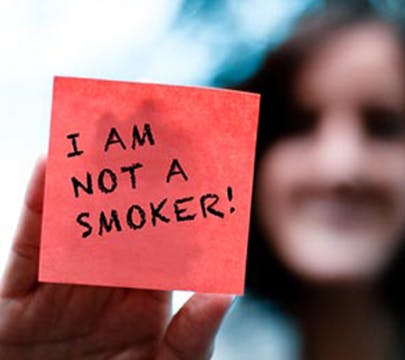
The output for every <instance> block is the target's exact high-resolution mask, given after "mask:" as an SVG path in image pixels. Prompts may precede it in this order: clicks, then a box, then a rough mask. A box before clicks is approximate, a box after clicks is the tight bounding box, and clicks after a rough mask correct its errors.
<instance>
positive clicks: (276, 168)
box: [256, 23, 405, 283]
mask: <svg viewBox="0 0 405 360" xmlns="http://www.w3.org/2000/svg"><path fill="white" fill-rule="evenodd" d="M402 61H403V58H402V54H401V50H400V47H399V46H398V42H397V39H396V38H395V36H394V35H393V32H392V31H391V29H389V28H388V27H386V26H384V25H381V24H374V23H373V24H371V23H369V24H363V25H358V26H355V27H352V28H350V29H347V30H345V31H342V32H341V33H339V34H337V35H336V36H335V37H334V38H333V39H331V40H330V41H329V42H328V43H327V44H325V45H324V46H322V47H321V48H320V49H318V51H316V52H315V53H314V54H312V56H311V57H310V59H308V60H307V61H306V62H305V64H304V65H303V66H302V68H301V69H300V71H299V73H298V76H297V80H296V83H295V89H294V90H295V100H296V102H297V104H298V109H299V110H298V111H297V114H298V115H297V116H296V117H294V119H290V120H291V121H292V122H293V124H292V128H295V129H298V131H292V132H291V134H289V135H287V136H285V137H283V138H282V139H281V140H279V141H277V142H276V143H275V144H274V145H272V146H271V147H270V148H269V149H268V150H267V151H266V152H265V153H264V156H263V158H262V159H261V162H260V164H259V169H258V174H257V191H256V203H257V210H258V214H257V216H258V218H259V222H260V224H261V226H262V228H263V231H264V233H265V235H266V236H267V238H268V239H271V240H269V241H271V242H272V243H271V246H272V248H273V249H274V250H275V251H276V253H277V254H278V255H279V256H280V257H281V259H282V261H283V262H284V263H285V264H286V265H287V267H289V268H290V269H291V270H293V271H294V272H296V273H297V274H299V275H300V276H302V277H303V278H305V279H306V280H310V281H315V282H320V283H325V282H337V283H341V282H359V281H360V282H363V281H369V280H374V279H376V277H377V276H378V275H380V274H381V273H382V270H383V268H384V267H385V266H386V264H387V263H388V262H389V261H390V259H391V258H392V257H393V255H394V253H395V252H396V251H397V249H398V248H399V246H400V245H401V244H400V242H401V238H402V237H403V235H404V233H405V116H404V115H405V105H404V104H405V103H404V100H405V83H404V79H405V73H404V64H403V62H402Z"/></svg>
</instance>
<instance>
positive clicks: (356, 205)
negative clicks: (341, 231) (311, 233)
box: [299, 197, 381, 227]
mask: <svg viewBox="0 0 405 360" xmlns="http://www.w3.org/2000/svg"><path fill="white" fill-rule="evenodd" d="M299 209H300V212H301V215H304V217H305V218H307V219H312V220H316V221H320V222H322V223H324V224H327V225H331V226H334V227H336V226H339V227H358V226H364V225H370V224H371V223H373V222H375V221H377V220H378V218H379V217H380V216H381V204H380V203H378V202H376V201H374V200H373V199H362V200H360V199H348V198H337V197H316V198H310V199H306V200H304V201H302V203H301V206H300V207H299Z"/></svg>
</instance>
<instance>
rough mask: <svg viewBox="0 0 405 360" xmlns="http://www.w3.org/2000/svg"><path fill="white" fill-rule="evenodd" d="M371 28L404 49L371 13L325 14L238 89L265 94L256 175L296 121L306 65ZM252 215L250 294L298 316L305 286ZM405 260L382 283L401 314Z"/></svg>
mask: <svg viewBox="0 0 405 360" xmlns="http://www.w3.org/2000/svg"><path fill="white" fill-rule="evenodd" d="M368 22H379V23H383V24H387V25H388V26H390V27H391V28H392V30H393V31H394V32H395V34H396V35H398V41H399V43H400V44H401V46H402V47H403V48H404V49H405V45H404V38H405V37H404V36H403V34H404V32H403V29H402V24H400V23H396V22H394V21H391V20H390V19H386V18H384V17H383V16H382V15H378V14H376V13H373V12H370V11H367V12H360V13H359V12H353V11H351V10H350V9H336V10H334V11H332V10H329V11H324V12H321V13H316V14H311V15H310V16H307V17H306V18H305V19H302V20H301V22H300V23H299V24H298V25H297V27H296V30H295V32H294V33H293V34H292V36H291V37H290V38H289V39H288V40H287V41H286V42H285V43H284V44H283V45H281V46H280V47H279V48H278V49H276V50H274V51H272V52H271V53H269V54H268V56H267V58H266V60H265V61H264V62H263V64H262V66H261V68H260V69H259V71H258V72H257V73H256V74H255V75H254V77H252V78H251V79H248V80H247V81H246V82H244V83H243V84H242V85H240V86H239V87H238V89H239V90H245V91H252V92H257V93H260V94H261V108H260V121H259V130H258V143H257V154H256V169H257V164H258V163H259V162H260V160H261V156H262V154H263V151H264V150H265V149H267V148H268V147H270V146H271V145H272V144H274V143H275V142H276V141H277V140H278V139H280V138H282V137H283V135H284V134H285V132H286V131H289V129H288V123H289V122H288V121H286V119H288V118H289V117H291V116H293V114H292V112H293V111H294V97H293V85H294V82H295V79H296V76H297V71H299V70H300V69H301V67H302V65H303V63H304V61H305V60H306V59H307V58H308V57H309V56H310V55H311V54H312V53H313V51H314V50H316V49H318V48H319V47H320V46H322V44H324V43H325V42H326V41H327V40H329V39H330V38H331V37H333V36H334V35H336V34H337V33H338V32H339V31H341V30H344V29H347V28H350V27H353V26H356V25H359V24H363V23H368ZM404 53H405V52H404ZM254 198H255V196H253V199H254ZM252 209H253V210H252V217H251V227H250V240H249V248H248V264H247V274H246V284H247V290H248V291H250V292H253V293H256V294H257V295H262V296H266V297H271V298H272V299H274V300H275V301H278V302H279V303H280V304H281V305H284V306H287V307H288V308H289V309H290V310H294V309H293V306H294V303H295V300H296V299H297V297H298V298H299V297H300V296H305V291H306V286H304V285H303V284H302V283H301V282H300V280H299V279H298V277H296V276H295V275H294V274H292V273H291V272H290V271H288V270H287V269H286V268H285V267H284V265H283V264H282V262H281V261H280V260H279V259H278V257H277V256H276V255H274V254H273V252H272V251H270V250H269V247H268V245H267V244H268V241H266V240H265V239H264V238H263V236H262V235H261V233H260V231H259V227H258V224H257V222H256V216H255V213H254V211H255V206H254V203H253V206H252ZM404 243H405V241H404ZM404 259H405V246H403V250H401V251H400V252H399V253H398V254H397V257H396V259H394V261H393V262H392V264H391V265H392V266H391V268H390V269H389V271H387V277H386V279H384V281H383V282H382V283H383V286H385V289H384V290H383V291H384V295H386V298H387V300H388V302H390V306H391V308H393V309H394V308H395V309H400V308H399V307H397V305H400V306H401V305H402V306H403V300H405V295H403V293H404V294H405V292H403V291H402V285H401V282H400V281H402V276H403V275H405V262H404ZM400 312H401V314H402V315H405V312H404V310H403V309H400ZM404 318H405V316H404Z"/></svg>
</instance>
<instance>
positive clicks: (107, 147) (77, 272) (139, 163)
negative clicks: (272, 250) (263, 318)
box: [39, 77, 259, 294]
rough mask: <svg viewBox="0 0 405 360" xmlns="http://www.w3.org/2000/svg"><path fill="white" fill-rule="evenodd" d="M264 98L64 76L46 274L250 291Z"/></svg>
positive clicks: (54, 143)
mask: <svg viewBox="0 0 405 360" xmlns="http://www.w3.org/2000/svg"><path fill="white" fill-rule="evenodd" d="M258 112H259V95H257V94H252V93H244V92H238V91H228V90H221V89H210V88H197V87H185V86H168V85H157V84H142V83H129V82H118V81H104V80H91V79H77V78H63V77H57V78H55V82H54V92H53V105H52V122H51V134H50V147H49V155H48V165H47V173H46V185H45V205H44V216H43V226H42V239H41V248H40V266H39V280H40V281H43V282H54V283H69V284H87V285H101V286H118V287H131V288H144V289H163V290H174V289H177V290H194V291H198V292H211V293H234V294H241V293H243V288H244V275H245V263H246V251H247V239H248V227H249V214H250V202H251V193H252V178H253V166H254V149H255V142H256V131H257V120H258Z"/></svg>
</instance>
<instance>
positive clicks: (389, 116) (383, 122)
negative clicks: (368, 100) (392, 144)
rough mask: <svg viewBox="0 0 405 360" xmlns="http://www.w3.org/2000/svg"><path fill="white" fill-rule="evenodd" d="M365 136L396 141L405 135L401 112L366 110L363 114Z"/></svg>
mask: <svg viewBox="0 0 405 360" xmlns="http://www.w3.org/2000/svg"><path fill="white" fill-rule="evenodd" d="M363 118H364V121H365V129H366V131H367V134H368V135H370V136H372V137H375V138H379V139H382V140H397V139H399V138H402V137H403V136H404V135H405V116H404V114H402V113H401V112H398V111H395V110H390V109H383V108H368V109H366V110H365V111H364V113H363Z"/></svg>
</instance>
